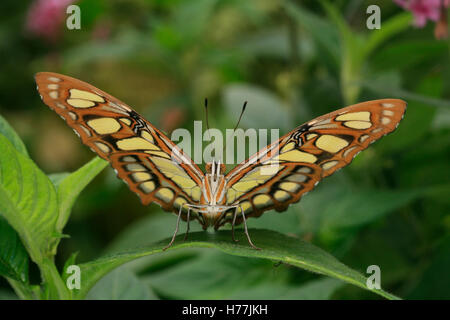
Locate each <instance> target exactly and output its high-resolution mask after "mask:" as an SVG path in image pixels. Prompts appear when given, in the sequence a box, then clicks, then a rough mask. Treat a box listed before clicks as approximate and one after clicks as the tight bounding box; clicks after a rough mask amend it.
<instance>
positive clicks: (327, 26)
mask: <svg viewBox="0 0 450 320" xmlns="http://www.w3.org/2000/svg"><path fill="white" fill-rule="evenodd" d="M77 4H78V5H79V6H80V8H81V12H82V27H81V30H67V29H66V28H65V26H64V23H63V24H61V26H60V34H59V36H58V38H57V39H54V40H48V39H45V38H42V37H37V36H34V35H33V34H31V33H30V32H28V31H27V30H26V29H25V27H24V26H25V25H26V21H27V19H29V17H28V16H27V10H28V9H29V8H28V5H29V4H28V3H27V2H19V1H6V2H2V3H1V4H0V18H1V21H2V24H1V25H0V70H1V72H0V113H1V114H2V115H3V116H4V117H5V118H6V119H7V120H8V121H9V123H10V124H11V125H12V126H13V127H14V128H15V129H16V130H17V131H18V132H19V135H20V137H21V138H22V139H23V140H24V141H25V143H26V146H27V149H28V152H29V153H30V155H31V158H32V159H34V160H35V161H36V162H37V164H38V165H39V167H41V168H43V169H44V170H45V171H46V172H48V173H53V172H65V171H74V170H75V169H77V168H79V167H81V166H82V165H83V164H85V163H86V162H87V161H88V160H89V159H91V158H92V153H90V151H89V150H87V148H85V147H84V146H82V145H81V144H80V143H79V140H78V139H77V137H76V136H75V135H73V134H72V133H71V130H70V129H68V128H67V127H66V126H65V124H64V123H63V122H62V121H61V120H60V119H59V118H58V117H56V115H55V114H54V113H52V112H51V111H50V110H49V109H48V108H47V107H46V106H45V105H43V103H42V102H41V101H40V99H39V95H38V94H37V93H36V91H35V84H34V80H33V75H34V73H36V72H38V71H54V72H59V73H63V74H67V75H70V76H73V77H76V78H79V79H82V80H84V81H87V82H89V83H91V84H93V85H95V86H96V87H99V88H101V89H102V90H105V91H106V92H109V93H110V94H112V95H114V96H116V97H118V98H119V99H121V100H122V101H124V102H126V103H127V104H129V105H131V106H133V107H134V108H135V109H136V110H138V112H139V113H141V114H143V115H144V116H145V117H146V118H147V119H148V120H149V121H150V122H151V123H152V124H154V125H155V126H157V127H160V128H162V129H163V130H164V131H166V132H168V133H170V131H171V130H173V129H175V128H177V127H185V128H187V129H189V130H192V129H193V121H194V120H202V119H204V112H203V99H204V98H205V97H208V99H209V100H210V105H211V108H210V125H211V126H212V127H217V128H219V129H221V130H225V129H226V128H232V127H233V125H234V122H235V121H236V118H237V117H238V113H239V110H240V108H241V106H242V103H243V101H245V100H248V102H249V104H248V108H247V109H248V110H247V112H248V113H247V114H246V115H244V118H243V120H242V122H241V126H242V127H244V128H247V127H257V128H280V131H281V133H282V134H284V133H286V132H288V131H289V130H290V129H292V128H293V127H294V126H296V125H299V124H301V123H303V122H306V121H308V120H310V119H311V118H313V117H315V116H319V115H321V114H323V113H326V112H330V111H332V110H335V109H337V108H339V107H343V106H345V105H347V104H351V103H356V102H359V101H365V100H371V99H378V98H401V99H404V100H406V101H407V102H408V109H407V112H406V117H405V119H404V120H403V121H402V123H401V124H400V126H399V128H398V130H397V131H396V132H394V133H393V134H391V135H390V136H388V137H385V138H383V139H382V140H381V141H380V142H378V143H376V144H375V145H373V146H371V147H370V148H369V149H368V150H366V151H364V152H363V153H361V154H360V155H359V156H358V157H357V158H356V159H355V160H354V161H353V163H352V164H351V165H350V166H349V167H347V168H345V169H344V170H341V171H340V172H338V173H337V174H335V175H334V176H333V177H331V178H328V179H326V180H325V181H324V182H323V183H321V184H320V185H319V186H318V187H317V188H316V190H315V191H314V192H312V193H310V194H308V196H306V197H305V198H304V199H303V200H302V201H301V202H300V203H299V204H297V205H293V206H291V207H290V208H289V210H288V211H287V212H285V213H282V214H279V213H276V212H269V213H266V214H265V215H263V216H262V217H261V218H259V219H251V220H250V221H249V225H250V226H251V227H257V228H266V229H271V230H275V231H278V232H281V233H285V234H289V235H294V236H296V237H298V238H299V239H304V240H308V241H311V242H312V243H314V244H315V245H317V246H319V247H321V248H323V249H324V250H326V251H328V252H330V253H331V254H333V255H334V256H336V257H337V258H338V259H340V260H341V261H343V262H345V263H346V264H347V265H349V266H351V267H352V268H354V269H356V270H359V271H360V272H362V273H365V271H366V268H367V266H369V265H372V264H376V265H379V266H380V268H381V271H382V286H383V288H384V289H386V290H388V291H390V292H393V293H395V294H396V295H398V296H400V297H404V298H419V299H429V298H446V299H449V298H450V277H449V276H448V270H450V260H449V257H450V238H449V236H450V197H449V193H450V181H449V177H450V164H449V159H450V60H449V49H450V48H449V41H437V40H435V39H434V38H433V35H432V28H431V27H430V26H429V27H427V28H425V29H415V28H413V27H411V26H410V17H409V15H408V14H406V13H404V12H403V11H402V10H401V9H399V8H398V7H397V6H395V5H394V4H393V3H392V2H391V1H380V4H379V5H380V7H381V12H382V27H381V30H372V31H371V30H367V29H366V26H365V21H366V18H367V15H366V13H365V10H366V8H367V6H368V5H369V4H371V3H370V1H362V0H361V1H356V0H352V1H334V2H333V3H332V4H330V3H328V2H323V1H319V2H318V1H312V0H309V1H281V0H279V1H269V0H248V1H237V0H223V1H217V0H196V1H183V0H171V1H162V0H133V1H123V0H119V1H106V0H95V1H94V0H82V1H79V2H78V3H77ZM18 143H19V142H18ZM24 150H25V149H24ZM2 152H3V150H2ZM25 152H26V151H25ZM175 220H176V217H174V216H172V215H170V214H167V213H165V214H163V213H161V209H160V208H159V207H158V206H157V205H154V204H151V205H150V206H148V207H143V206H142V205H141V204H140V202H139V200H138V198H137V197H136V196H135V195H134V194H132V193H131V192H130V191H129V190H128V189H127V188H126V186H125V185H124V184H123V183H122V182H121V181H119V180H118V179H116V178H115V175H114V173H113V172H112V170H110V169H107V170H105V171H104V172H103V173H102V175H100V176H99V177H97V178H96V179H95V180H94V181H93V182H92V183H91V184H90V185H89V186H88V187H87V188H86V189H85V190H84V191H83V193H82V194H81V196H80V198H79V199H78V201H77V202H76V203H75V206H74V208H73V213H72V216H71V218H70V220H69V221H68V223H67V225H66V227H65V229H64V234H68V235H70V238H64V239H62V240H61V243H60V249H59V251H58V256H57V257H56V258H57V264H58V266H59V267H62V266H63V265H64V263H65V261H66V260H67V259H68V258H69V256H71V254H73V253H74V252H78V253H79V254H78V257H77V261H79V262H84V261H87V260H90V259H93V258H96V257H98V256H99V255H101V254H103V253H106V252H116V251H120V250H124V249H128V248H132V247H137V246H140V245H141V244H143V243H151V242H152V241H157V240H160V239H162V238H164V237H168V236H170V235H171V233H172V232H173V228H174V225H175ZM2 223H3V222H2V221H0V229H1V228H2V226H3V225H2ZM1 230H3V229H1ZM5 230H6V229H5ZM5 232H6V231H5ZM8 232H9V231H8ZM0 258H1V257H0ZM17 263H18V265H20V263H24V262H23V261H22V262H21V260H20V257H18V262H17ZM30 267H31V271H32V273H31V275H30V277H31V279H30V281H31V282H33V281H34V282H36V281H37V279H38V277H39V275H38V274H37V271H36V270H35V269H33V266H30ZM121 268H123V270H116V271H114V272H112V273H111V274H110V275H108V277H106V278H104V279H102V280H101V281H100V282H99V283H98V284H97V286H95V287H94V289H93V290H92V291H91V292H90V294H89V296H88V298H91V299H98V298H114V299H121V298H135V299H139V298H141V299H157V298H183V299H188V298H225V299H227V298H229V299H233V298H236V299H237V298H239V299H240V298H249V299H251V298H264V299H277V298H280V299H289V298H292V299H301V298H305V299H308V298H309V299H328V298H334V299H350V298H352V299H353V298H355V299H362V298H369V299H372V298H376V297H377V296H375V295H373V294H371V293H369V292H366V291H363V290H361V289H358V288H356V287H351V286H348V285H344V284H343V283H341V282H339V281H337V280H331V279H327V278H322V277H319V276H316V275H312V274H309V273H306V272H304V271H301V270H299V269H296V268H293V267H291V266H289V265H283V264H282V265H280V266H278V267H274V266H273V265H272V264H271V263H269V262H268V261H264V260H259V259H247V258H241V257H235V256H227V255H225V254H224V253H221V252H216V251H211V250H210V249H180V250H176V251H173V252H167V253H164V254H161V255H154V256H150V257H146V258H142V259H140V260H137V261H133V262H131V263H129V264H127V265H125V266H124V267H121ZM11 272H14V270H11ZM21 276H24V275H21ZM112 283H115V284H118V287H120V288H122V289H121V290H119V291H114V290H117V289H114V290H112V289H111V288H112ZM115 288H117V287H115ZM1 297H11V293H10V289H9V287H8V284H7V283H6V282H0V298H1Z"/></svg>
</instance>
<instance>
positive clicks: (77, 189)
mask: <svg viewBox="0 0 450 320" xmlns="http://www.w3.org/2000/svg"><path fill="white" fill-rule="evenodd" d="M107 165H108V162H107V161H105V160H103V159H101V158H99V157H95V158H94V159H92V160H91V161H89V162H88V163H87V164H85V165H84V166H82V167H81V168H80V169H78V170H77V171H75V172H72V173H71V174H68V175H66V174H62V175H61V174H58V175H57V176H55V175H53V179H52V180H53V181H54V183H55V186H56V190H57V194H58V202H59V215H58V221H57V223H56V230H57V231H58V232H62V230H63V229H64V226H65V225H66V223H67V220H68V219H69V216H70V212H71V209H72V206H73V204H74V203H75V200H76V199H77V197H78V196H79V194H80V193H81V191H83V189H84V188H85V187H86V186H87V185H88V184H89V182H91V181H92V179H94V178H95V177H96V176H97V175H98V174H99V173H100V171H102V170H103V169H104V168H105V167H106V166H107Z"/></svg>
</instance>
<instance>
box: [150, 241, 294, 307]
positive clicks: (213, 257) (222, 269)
mask: <svg viewBox="0 0 450 320" xmlns="http://www.w3.org/2000/svg"><path fill="white" fill-rule="evenodd" d="M176 251H184V250H176ZM273 265H274V264H273V262H272V261H268V260H266V259H248V258H245V257H236V256H232V255H228V254H225V253H223V252H220V251H211V250H206V249H203V252H202V254H201V255H200V256H199V257H197V258H196V259H190V260H187V261H184V262H182V263H178V264H176V265H174V266H167V267H166V268H165V269H164V270H160V271H159V272H153V273H150V274H149V275H146V276H144V277H142V278H143V281H144V282H145V283H146V284H148V285H149V286H150V287H152V288H153V290H154V291H155V292H156V293H158V295H160V296H161V297H164V298H170V299H194V300H196V299H240V298H239V294H240V293H241V292H242V291H247V290H252V288H254V287H255V286H257V287H263V286H267V285H273V286H275V285H278V286H279V287H283V285H284V286H285V284H286V283H287V281H288V279H287V277H288V272H287V271H288V268H287V267H285V266H280V267H279V268H275V267H274V266H273ZM242 270H246V273H245V276H243V274H242ZM193 282H195V285H193ZM236 296H237V297H236ZM261 296H262V297H261ZM275 297H276V296H275V295H273V292H272V291H268V292H265V294H264V293H260V298H261V299H274V298H275ZM253 299H255V298H253Z"/></svg>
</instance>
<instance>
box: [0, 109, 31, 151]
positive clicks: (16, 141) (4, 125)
mask: <svg viewBox="0 0 450 320" xmlns="http://www.w3.org/2000/svg"><path fill="white" fill-rule="evenodd" d="M0 134H2V135H4V136H5V137H6V138H7V139H8V140H9V142H11V143H12V145H13V146H14V147H15V148H16V149H17V151H19V152H20V153H22V154H23V155H25V156H27V157H28V151H27V148H26V147H25V145H24V143H23V142H22V140H21V139H20V137H19V135H18V134H17V133H16V132H15V131H14V129H13V128H12V127H11V126H10V125H9V123H8V122H7V121H6V120H5V118H3V117H2V116H1V115H0Z"/></svg>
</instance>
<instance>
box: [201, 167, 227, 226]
mask: <svg viewBox="0 0 450 320" xmlns="http://www.w3.org/2000/svg"><path fill="white" fill-rule="evenodd" d="M224 173H225V165H224V164H223V163H220V161H218V162H216V161H214V160H213V162H209V163H207V164H206V175H205V178H204V179H203V181H202V182H203V183H202V199H201V204H202V207H203V208H202V209H201V213H202V215H203V218H204V225H203V227H204V228H207V227H208V226H212V225H214V224H215V223H216V221H217V219H219V217H220V216H221V214H222V212H223V211H224V209H225V208H224V205H225V202H226V197H225V185H226V183H225V182H226V181H225V175H224Z"/></svg>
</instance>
